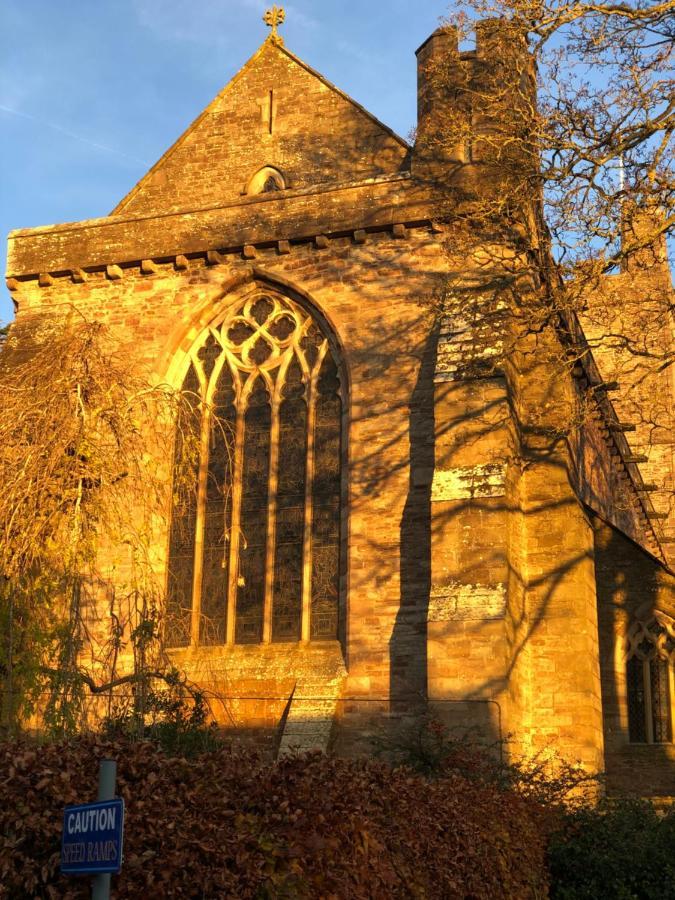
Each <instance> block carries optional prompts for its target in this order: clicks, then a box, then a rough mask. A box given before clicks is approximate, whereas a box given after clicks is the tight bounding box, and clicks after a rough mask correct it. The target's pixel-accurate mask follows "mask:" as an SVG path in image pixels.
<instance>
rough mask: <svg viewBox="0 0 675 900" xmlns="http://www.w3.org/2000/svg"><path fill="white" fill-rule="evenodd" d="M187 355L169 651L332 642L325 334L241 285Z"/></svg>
mask: <svg viewBox="0 0 675 900" xmlns="http://www.w3.org/2000/svg"><path fill="white" fill-rule="evenodd" d="M189 356H190V361H189V364H188V370H187V375H186V376H185V379H184V382H183V390H184V391H185V392H186V393H187V394H188V395H194V397H195V398H196V402H197V405H198V412H197V415H195V416H194V417H193V418H194V422H192V423H191V426H190V427H191V428H192V429H193V431H194V434H195V436H196V438H197V440H196V442H195V441H194V440H191V441H188V442H187V443H185V447H187V445H188V444H189V445H190V446H191V447H194V446H198V447H199V452H198V454H197V456H198V457H199V458H197V459H195V460H194V464H193V469H194V471H193V472H192V471H191V472H190V473H189V477H188V480H189V478H190V477H192V478H193V479H194V483H195V487H194V490H191V491H188V492H185V491H183V493H182V494H181V495H180V497H179V496H178V494H177V495H176V497H175V498H174V508H173V514H172V520H171V527H170V535H169V567H168V568H169V578H168V603H167V613H168V616H167V618H168V621H169V625H168V626H167V637H168V643H169V645H170V646H174V647H181V646H186V645H188V644H192V645H195V644H201V645H222V644H224V643H227V642H234V643H240V644H258V643H261V642H267V641H270V640H271V641H298V640H307V639H313V640H327V639H335V638H336V637H337V634H338V609H339V584H340V541H341V527H342V526H341V511H340V497H341V491H342V483H341V478H342V472H341V446H342V434H341V429H342V403H343V400H342V397H343V394H342V391H343V386H342V382H341V378H340V370H339V364H338V359H337V357H336V356H335V352H334V350H333V347H332V344H331V341H330V339H329V337H328V335H327V334H326V333H325V331H324V329H323V328H322V326H321V324H320V323H319V321H318V320H317V319H316V318H315V317H313V316H312V315H311V314H309V313H308V312H307V310H306V309H305V308H304V307H303V306H301V305H300V304H298V303H296V302H295V301H294V300H291V299H290V298H289V297H285V296H282V295H281V294H278V293H276V292H274V291H259V290H255V291H252V292H251V293H250V294H249V295H248V296H247V297H246V298H245V299H243V300H241V301H240V302H239V304H238V305H234V306H232V307H231V308H230V309H229V310H228V311H227V312H226V314H225V315H224V316H223V318H222V320H220V321H219V322H217V323H215V324H213V325H211V326H210V327H209V329H208V331H207V332H205V333H204V335H203V336H202V337H201V338H200V339H199V340H198V341H197V342H196V344H195V346H194V347H193V349H192V350H191V351H190V354H189ZM200 417H201V422H200ZM186 427H187V426H186V423H185V422H184V421H182V420H181V421H179V422H178V423H177V434H176V454H177V457H176V459H177V464H176V465H177V466H178V461H179V460H180V459H181V458H182V457H181V454H182V453H183V451H184V449H185V448H184V442H183V437H182V435H183V434H186V431H185V429H186ZM176 472H178V468H177V469H176ZM174 493H175V494H176V491H174Z"/></svg>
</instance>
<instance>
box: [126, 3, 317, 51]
mask: <svg viewBox="0 0 675 900" xmlns="http://www.w3.org/2000/svg"><path fill="white" fill-rule="evenodd" d="M268 7H269V3H268V2H267V0H216V2H214V0H211V2H210V3H208V4H205V5H203V6H202V7H201V8H200V10H199V15H188V14H186V7H185V0H133V8H134V9H135V12H136V16H137V18H138V21H139V23H140V24H141V25H142V26H143V27H144V28H147V29H148V30H149V31H150V32H152V34H154V35H155V36H156V37H157V38H158V39H159V40H168V41H188V42H191V43H197V44H203V45H205V46H215V47H218V46H221V47H225V46H228V47H229V46H231V45H232V44H233V43H234V42H235V41H236V40H237V38H238V34H239V32H240V31H242V30H243V31H246V28H245V26H248V25H249V23H250V19H248V18H247V17H242V13H241V11H242V10H250V11H251V14H253V13H255V14H256V19H257V20H261V19H262V15H263V13H264V12H265V10H266V9H267V8H268ZM284 9H285V10H286V20H287V21H288V22H292V23H293V28H294V29H298V28H300V29H306V30H310V29H314V28H318V26H319V23H318V21H317V20H316V19H314V18H312V17H311V16H308V15H307V14H306V13H304V12H302V11H301V10H300V9H298V8H297V7H295V6H294V5H293V4H288V3H285V4H284ZM265 34H266V29H265V27H264V26H263V24H262V21H260V39H261V41H262V40H263V39H264V37H265Z"/></svg>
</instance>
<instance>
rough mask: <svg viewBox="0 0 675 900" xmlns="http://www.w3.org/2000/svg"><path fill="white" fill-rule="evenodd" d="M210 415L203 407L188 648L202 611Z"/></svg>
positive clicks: (194, 640) (196, 640) (196, 637)
mask: <svg viewBox="0 0 675 900" xmlns="http://www.w3.org/2000/svg"><path fill="white" fill-rule="evenodd" d="M210 433H211V414H210V411H209V409H208V407H207V406H206V405H204V406H203V412H202V420H201V433H200V435H199V475H198V479H197V516H196V523H195V557H194V559H195V566H194V572H193V576H192V616H191V622H190V646H192V647H196V646H197V645H198V644H199V621H200V618H201V611H202V573H203V570H204V522H205V518H206V484H207V479H208V474H209V437H210Z"/></svg>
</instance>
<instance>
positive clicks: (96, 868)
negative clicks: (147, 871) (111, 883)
mask: <svg viewBox="0 0 675 900" xmlns="http://www.w3.org/2000/svg"><path fill="white" fill-rule="evenodd" d="M123 833H124V800H100V801H99V802H98V803H80V804H78V805H77V806H66V808H65V810H64V812H63V837H62V839H61V871H62V872H63V873H64V874H66V875H98V874H101V873H106V872H110V873H111V874H116V873H117V872H119V871H120V869H121V868H122V835H123Z"/></svg>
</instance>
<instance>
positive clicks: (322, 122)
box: [8, 23, 675, 794]
mask: <svg viewBox="0 0 675 900" xmlns="http://www.w3.org/2000/svg"><path fill="white" fill-rule="evenodd" d="M500 34H501V32H500V30H499V28H498V27H495V25H494V23H492V24H491V25H484V26H482V27H481V29H479V44H478V48H477V51H476V53H469V54H459V53H458V51H457V48H456V45H455V44H454V43H453V35H452V33H451V32H449V31H443V32H437V33H436V34H435V35H433V36H432V38H431V39H430V40H429V41H428V42H427V43H425V45H424V46H423V47H422V48H420V51H419V57H418V58H419V67H420V68H419V73H420V74H419V78H420V116H421V121H420V136H419V140H418V145H417V147H415V148H411V147H409V146H408V145H407V144H406V142H405V141H403V140H402V139H400V138H398V137H397V136H396V135H395V134H393V133H392V132H391V131H390V130H389V129H387V128H386V127H385V126H383V125H382V124H381V123H379V122H377V121H376V120H375V119H374V118H373V117H372V116H370V115H369V114H368V113H367V112H366V111H365V110H363V109H362V108H361V107H359V106H358V105H357V104H355V103H354V102H353V101H351V100H350V98H348V97H346V96H345V95H344V94H343V93H341V92H340V91H339V90H338V89H336V88H335V87H334V86H333V85H331V84H330V83H328V82H327V81H326V80H325V79H323V78H322V77H321V76H320V75H318V74H317V73H316V72H314V71H313V70H312V69H310V68H309V67H308V66H306V65H305V64H304V63H303V62H302V61H300V60H298V59H297V58H296V57H294V56H293V55H292V54H291V53H290V52H289V51H287V50H286V49H285V48H284V47H283V46H282V45H281V44H280V43H279V42H278V41H275V40H273V39H270V40H268V41H266V42H265V43H264V44H263V46H262V47H261V48H260V50H259V51H258V52H257V53H256V54H255V55H254V56H253V57H252V58H251V60H249V62H248V63H247V64H246V65H245V66H244V67H243V69H242V70H241V71H240V73H239V74H238V75H237V76H236V77H235V79H233V81H232V82H231V83H230V84H229V85H228V86H227V87H226V88H225V89H224V90H223V91H222V92H221V94H219V96H218V97H217V98H216V99H215V100H214V102H213V103H212V104H211V105H210V106H209V107H208V108H207V109H206V110H205V111H204V113H202V115H201V116H200V117H199V118H198V119H197V120H196V121H195V123H194V124H193V125H192V126H191V127H190V128H189V129H188V131H187V132H186V133H185V135H183V137H182V138H180V140H179V141H178V142H177V143H176V144H175V145H174V146H173V147H172V148H171V149H170V150H169V151H167V153H166V154H165V155H164V156H163V157H162V159H160V160H159V162H158V163H157V164H156V165H155V166H154V167H153V168H152V169H151V170H150V172H149V173H148V174H147V175H146V176H145V177H144V178H143V179H142V180H141V181H140V182H139V184H138V185H137V186H136V187H135V188H134V189H133V190H132V191H131V192H130V194H129V195H128V196H127V197H126V198H125V199H124V200H122V202H121V203H120V204H119V205H118V206H117V207H116V209H115V210H114V211H113V213H112V214H111V215H110V216H108V217H106V218H101V219H93V220H89V221H85V222H78V223H70V224H66V225H55V226H50V227H46V228H35V229H28V230H22V231H16V232H13V233H12V234H11V235H10V251H9V261H8V287H9V288H10V290H11V291H12V295H13V297H14V298H15V303H16V306H17V321H18V322H21V323H23V324H24V325H26V326H30V327H34V328H40V327H41V323H42V322H43V321H47V320H50V319H60V320H63V319H66V318H67V317H68V315H69V314H70V311H71V310H72V309H73V308H76V309H77V310H78V311H79V312H81V313H82V314H84V315H85V316H86V317H88V318H91V319H95V320H97V321H101V322H104V323H105V324H106V325H108V326H109V327H110V329H111V333H112V334H114V335H115V336H116V340H117V341H118V342H119V349H120V350H121V351H122V352H124V353H125V354H127V355H128V358H129V359H131V360H132V361H133V362H134V364H135V365H137V366H138V368H139V370H141V371H151V372H152V373H153V377H154V378H155V379H156V380H157V381H169V382H171V383H172V384H175V385H176V386H177V387H178V386H179V385H180V379H181V378H182V376H183V374H184V370H185V359H186V354H188V353H189V352H190V349H191V348H192V346H193V344H194V342H195V340H197V338H198V337H199V336H200V335H201V334H202V333H203V331H204V329H205V328H206V327H207V326H208V325H209V324H210V323H212V322H215V321H216V320H219V318H218V317H219V316H222V313H223V311H225V310H226V309H230V308H232V307H233V305H234V304H237V303H240V302H241V300H242V298H243V297H245V296H247V292H250V291H251V290H253V289H254V288H256V287H257V288H260V289H261V290H263V291H264V290H268V291H274V292H278V294H279V295H280V296H285V297H288V298H289V299H291V300H292V301H293V302H296V303H298V304H300V305H301V306H302V307H303V308H304V309H306V310H307V311H308V312H310V313H311V314H312V315H318V316H320V317H321V319H322V321H325V323H326V327H327V328H329V329H330V331H331V334H332V336H333V338H334V341H335V346H336V347H337V348H338V351H339V355H340V364H341V368H342V372H343V379H344V381H345V382H346V383H344V384H342V391H343V395H344V398H345V399H344V401H343V420H344V421H343V432H344V441H343V447H342V485H343V496H342V505H341V510H342V512H341V516H342V531H341V533H342V540H343V550H342V557H341V558H342V563H341V571H340V579H339V581H340V583H339V604H340V616H341V623H340V629H339V639H338V640H335V641H308V642H297V643H262V644H249V645H242V644H237V643H236V642H235V643H223V644H221V645H217V646H209V647H204V646H198V645H197V644H195V643H194V641H193V643H192V644H191V645H190V646H186V647H183V648H180V649H176V650H173V651H172V653H173V655H174V657H175V659H176V662H177V664H178V665H179V666H181V667H182V668H184V669H185V671H186V672H187V674H188V675H189V676H190V677H192V678H194V679H195V680H197V681H198V682H200V683H202V684H204V685H205V686H208V687H210V688H213V690H214V691H215V692H216V693H218V694H219V695H220V696H222V697H224V698H225V700H226V705H227V710H228V715H227V717H225V716H223V722H224V723H225V722H227V723H230V724H231V723H232V722H234V723H235V724H236V725H237V726H239V727H241V728H242V729H245V730H248V731H250V732H254V733H256V734H257V735H258V736H266V737H267V738H269V739H270V741H271V742H272V743H273V744H274V745H275V746H276V747H277V748H278V749H279V750H280V751H281V752H285V751H286V750H287V749H289V748H290V747H292V746H293V745H300V746H321V747H324V748H326V747H328V746H329V745H330V746H332V747H333V748H334V749H335V750H336V751H338V752H345V753H347V752H357V751H358V752H360V751H364V750H365V751H367V750H368V747H369V744H368V738H369V735H370V734H371V732H372V730H373V729H374V728H379V727H383V726H384V725H386V724H387V723H389V724H391V723H392V722H399V721H408V720H410V719H412V718H414V717H415V716H416V715H418V714H419V713H420V712H422V711H424V710H426V709H427V708H429V707H430V708H431V709H432V710H433V711H434V712H435V713H436V714H437V715H439V716H440V717H441V718H442V719H443V720H444V721H446V722H447V723H448V724H450V725H457V726H462V727H465V726H472V727H478V728H479V729H480V730H481V731H482V733H483V734H484V735H485V736H486V737H488V738H491V739H494V738H501V737H505V736H506V735H507V734H510V735H512V736H513V739H514V746H515V749H516V750H517V751H519V752H536V751H539V750H542V749H546V748H547V747H553V748H555V749H557V750H558V751H559V752H560V753H561V754H562V755H563V756H565V757H567V758H568V759H572V760H575V759H580V760H582V762H583V763H584V764H585V765H586V766H588V767H589V768H590V769H594V770H599V769H603V768H605V767H606V768H607V769H608V772H609V776H610V782H609V783H610V787H611V788H612V789H617V788H620V787H622V786H626V784H627V780H626V779H627V778H628V776H629V772H630V767H631V766H639V768H640V771H641V773H642V776H641V777H642V780H641V789H642V790H643V791H644V792H646V793H660V794H665V793H668V792H669V791H672V780H673V766H674V764H675V757H674V755H673V745H672V744H665V743H662V744H659V745H655V744H651V745H650V744H643V745H641V746H637V745H636V744H634V743H633V744H631V742H630V741H629V739H628V733H627V724H626V722H627V712H626V689H625V660H624V659H623V658H622V653H624V656H625V650H622V648H623V647H624V644H623V643H622V642H624V636H625V630H626V628H627V627H628V625H627V622H628V620H629V619H630V618H631V616H632V615H633V614H634V613H635V614H639V613H640V611H641V610H642V609H643V608H645V605H646V607H650V605H656V606H658V607H659V609H662V610H663V612H664V613H668V614H669V615H671V616H672V615H674V614H675V609H673V605H672V604H673V601H672V597H673V579H672V575H671V574H670V572H669V570H668V568H667V557H666V551H665V549H664V548H667V547H668V544H667V543H666V541H665V538H666V537H667V536H668V535H669V534H670V533H671V531H669V530H668V528H672V522H671V521H670V520H669V519H668V518H667V517H666V518H665V519H664V518H663V517H661V518H659V517H658V516H655V515H654V511H655V510H654V506H653V505H652V503H651V501H650V499H649V494H648V492H646V491H645V490H644V485H645V482H644V481H643V480H642V476H641V469H640V465H639V463H637V462H635V461H633V460H634V456H635V451H634V449H633V448H632V445H630V444H629V443H628V441H627V439H626V437H625V436H624V434H623V432H622V431H621V429H619V428H618V427H617V426H618V424H620V421H621V419H620V416H619V415H618V414H617V412H616V408H615V407H614V406H613V404H612V402H611V401H612V395H610V394H608V392H607V390H605V389H604V388H603V389H598V390H597V392H596V399H595V400H594V401H593V406H592V410H591V414H590V415H589V416H588V417H587V418H586V419H585V421H584V423H583V425H580V426H579V428H578V429H577V430H576V431H575V432H574V433H573V434H571V435H567V436H566V437H565V438H564V439H560V440H555V441H553V442H552V444H550V445H549V444H546V446H544V444H545V441H544V439H543V437H542V435H543V434H555V433H557V432H559V431H560V416H561V413H560V410H561V409H566V408H568V407H569V408H572V407H575V405H578V403H579V402H580V400H579V398H580V396H581V393H582V392H584V396H586V394H587V393H588V390H587V389H588V386H589V385H590V386H591V387H593V385H599V384H601V383H602V382H603V379H604V378H605V372H604V371H603V360H597V361H594V360H593V358H592V355H591V354H589V355H588V356H587V358H586V361H585V362H583V363H580V364H579V365H578V366H577V369H578V371H573V373H572V374H573V376H574V377H569V378H566V379H562V380H561V379H560V378H558V377H556V376H555V375H554V373H553V372H552V371H551V368H550V365H549V364H548V362H547V360H549V359H550V355H547V354H554V353H561V352H564V342H565V335H564V333H563V332H564V331H565V329H562V330H561V333H560V334H558V333H553V332H551V333H546V335H545V336H544V338H542V339H541V340H542V341H544V342H545V343H547V346H546V347H544V346H543V345H542V346H540V345H539V344H537V345H536V346H535V343H534V342H533V343H532V348H531V349H533V352H531V353H530V352H526V350H527V348H524V347H523V346H520V347H519V348H518V349H514V350H513V351H512V352H510V353H508V354H507V358H506V359H505V360H503V361H501V362H497V361H498V360H501V358H502V356H503V355H504V348H505V347H507V346H508V341H509V334H508V328H509V326H508V323H506V324H505V325H504V328H503V330H502V331H500V330H499V329H498V328H495V330H494V332H493V333H492V334H491V336H490V339H489V340H488V341H487V342H486V336H485V334H484V333H483V334H480V335H477V334H476V333H475V332H474V331H472V321H473V320H472V317H471V315H470V313H471V308H472V304H480V303H482V302H483V301H482V300H481V297H480V292H478V294H477V293H476V290H475V286H476V284H479V283H480V279H481V278H484V277H485V259H486V257H487V258H489V257H490V254H491V252H492V251H491V249H490V248H489V247H488V244H490V242H491V241H494V236H493V235H482V234H480V233H477V234H475V235H474V236H473V238H472V242H470V243H469V244H468V245H467V243H466V237H465V233H464V232H463V237H462V241H461V242H460V241H459V238H458V236H457V235H458V233H457V232H456V231H455V225H456V223H455V221H454V215H455V212H458V211H459V208H460V206H461V204H462V202H463V200H462V197H463V196H465V195H466V192H467V191H469V189H472V190H473V189H475V187H476V185H479V186H480V179H481V170H480V167H479V166H478V164H477V162H476V160H478V159H479V157H480V129H481V128H489V124H490V123H489V121H486V120H484V119H481V117H480V116H479V115H478V116H475V117H474V118H475V121H476V128H477V130H478V133H477V140H476V143H475V146H474V150H473V154H472V156H471V158H470V159H466V158H461V159H460V157H462V154H464V155H466V154H465V150H464V149H462V148H458V149H456V151H455V152H453V153H450V155H449V157H448V158H442V157H440V156H438V155H436V156H435V157H434V156H433V154H432V155H430V154H429V147H430V146H432V145H433V141H431V139H430V137H429V136H430V135H431V136H432V137H433V135H434V134H436V133H438V130H439V129H440V130H442V127H443V116H444V115H445V114H446V112H447V110H448V109H449V105H452V104H453V103H455V104H460V106H461V104H462V102H463V100H462V97H463V95H462V93H461V91H458V92H457V91H456V92H455V93H454V94H453V95H452V96H450V97H449V96H440V97H439V96H437V95H436V94H435V93H434V91H433V90H430V88H429V85H428V82H427V81H426V80H425V79H426V78H427V73H428V67H429V66H430V65H431V63H432V62H433V61H434V60H436V61H437V60H438V59H439V58H440V59H445V58H449V59H450V60H451V62H452V65H454V66H455V70H456V72H457V73H459V74H458V75H457V78H458V79H459V81H458V83H460V82H461V83H462V84H465V85H466V84H467V80H466V79H467V77H468V79H469V82H471V79H473V80H474V83H475V80H476V79H480V78H481V77H483V75H482V74H481V73H484V72H486V71H487V70H488V69H489V66H490V62H489V61H490V59H491V54H493V52H496V51H495V48H496V49H497V50H498V49H499V46H500V44H499V41H500V40H501V39H502V38H501V37H500ZM507 37H508V35H507ZM430 61H431V62H430ZM462 73H463V74H462ZM467 73H468V75H467ZM460 74H461V78H460ZM503 76H504V77H508V76H509V70H508V66H506V65H505V66H504V67H503ZM462 79H463V80H462ZM458 161H459V162H460V163H461V165H459V166H458V165H457V163H458ZM261 172H262V173H263V175H262V176H261V178H262V177H264V178H267V177H268V173H270V172H271V173H272V176H273V180H274V179H276V181H275V184H274V185H273V188H274V189H272V190H267V191H264V192H262V193H252V191H254V190H258V189H259V187H260V182H261V178H257V175H258V173H261ZM279 187H281V189H278V188H279ZM449 198H451V199H449ZM453 204H455V207H453ZM453 210H454V212H453ZM505 251H508V253H511V254H512V255H513V252H512V250H511V247H510V246H509V247H505ZM448 283H452V284H453V285H454V288H453V290H454V292H455V302H454V303H453V304H451V305H450V306H447V305H446V306H445V308H444V315H442V316H440V317H439V314H438V311H439V304H438V297H439V295H440V294H442V293H443V289H444V286H446V285H447V284H448ZM462 285H464V286H465V288H463V287H462ZM520 290H521V300H522V302H523V303H524V304H526V303H527V297H528V292H530V293H532V295H534V293H535V292H536V291H538V290H540V288H539V287H538V286H536V285H529V284H525V283H523V285H522V287H521V289H520ZM463 291H464V292H463ZM498 313H499V310H498V311H497V314H498ZM575 327H578V326H575ZM568 332H569V328H568ZM605 368H607V363H606V362H605ZM669 390H670V393H669V395H668V396H669V398H670V402H671V403H672V390H671V389H670V388H669ZM659 447H660V450H659V452H660V454H661V457H660V460H661V461H660V463H659V465H661V466H662V467H667V466H672V441H671V440H670V439H669V438H668V437H667V435H662V441H661V443H660V444H659ZM282 449H283V448H282ZM650 477H651V473H650ZM664 496H665V495H664ZM665 509H666V506H665V503H664V502H661V504H660V506H659V510H658V511H659V512H661V513H663V511H664V510H665ZM167 528H168V524H167ZM157 558H158V565H160V566H162V565H165V564H166V545H165V544H163V545H162V547H158V548H157ZM637 570H639V571H640V572H641V573H642V575H641V576H640V577H639V578H635V577H633V574H630V573H634V572H635V571H637ZM622 573H624V575H625V577H623V576H622ZM619 595H620V596H619ZM617 597H619V600H617ZM617 603H618V606H619V607H620V610H621V612H620V614H619V613H617V612H616V609H617ZM622 673H623V674H622ZM671 703H672V698H671ZM669 779H670V781H669Z"/></svg>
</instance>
